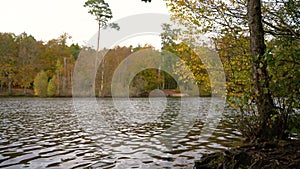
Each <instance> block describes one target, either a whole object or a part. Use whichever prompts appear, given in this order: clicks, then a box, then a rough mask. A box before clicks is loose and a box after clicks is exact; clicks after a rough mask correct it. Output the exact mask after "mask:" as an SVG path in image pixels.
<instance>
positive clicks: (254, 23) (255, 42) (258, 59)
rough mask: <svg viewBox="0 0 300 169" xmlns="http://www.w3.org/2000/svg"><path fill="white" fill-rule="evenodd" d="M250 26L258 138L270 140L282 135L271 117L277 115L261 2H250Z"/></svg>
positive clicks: (258, 0) (252, 0) (254, 0)
mask: <svg viewBox="0 0 300 169" xmlns="http://www.w3.org/2000/svg"><path fill="white" fill-rule="evenodd" d="M248 26H249V30H250V43H251V44H250V47H251V54H252V57H253V61H252V80H253V87H254V94H255V103H256V107H257V111H258V114H259V118H260V120H261V121H260V124H259V129H258V130H257V134H256V137H257V138H260V139H264V140H270V139H273V138H275V137H277V136H279V135H280V133H279V131H280V130H278V129H279V128H278V127H279V126H280V125H279V124H278V125H277V126H275V121H272V119H271V117H272V116H273V115H275V114H276V111H275V106H274V103H273V99H272V97H271V93H270V88H269V75H268V71H267V61H265V60H264V54H265V50H266V45H265V41H264V30H263V25H262V15H261V1H260V0H248Z"/></svg>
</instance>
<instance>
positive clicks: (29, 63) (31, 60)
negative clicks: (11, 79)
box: [16, 32, 38, 95]
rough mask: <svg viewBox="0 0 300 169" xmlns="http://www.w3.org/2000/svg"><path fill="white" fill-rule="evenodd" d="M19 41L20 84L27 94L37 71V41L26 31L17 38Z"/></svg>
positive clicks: (18, 75) (18, 76)
mask: <svg viewBox="0 0 300 169" xmlns="http://www.w3.org/2000/svg"><path fill="white" fill-rule="evenodd" d="M16 41H17V43H18V60H17V65H18V69H19V72H18V74H17V79H18V84H19V85H20V87H23V88H24V95H26V94H27V88H30V87H31V84H32V82H33V80H34V76H35V74H36V73H37V71H36V69H37V66H38V65H37V58H36V55H37V51H38V46H37V41H36V40H35V39H34V37H33V36H31V35H27V34H26V33H25V32H24V33H22V34H20V35H18V36H17V38H16Z"/></svg>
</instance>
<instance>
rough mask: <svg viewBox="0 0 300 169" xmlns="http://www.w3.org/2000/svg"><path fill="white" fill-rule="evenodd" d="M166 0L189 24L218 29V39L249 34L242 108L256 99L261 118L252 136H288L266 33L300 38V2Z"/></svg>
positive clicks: (176, 17)
mask: <svg viewBox="0 0 300 169" xmlns="http://www.w3.org/2000/svg"><path fill="white" fill-rule="evenodd" d="M166 2H167V5H168V7H169V9H170V11H171V13H172V19H173V20H174V21H177V22H179V23H181V24H183V25H185V26H196V27H198V29H199V30H200V31H202V32H203V33H214V34H215V39H216V40H219V39H222V38H223V37H225V36H228V35H232V41H235V40H236V39H237V38H239V37H241V35H243V36H245V37H249V39H250V48H251V50H250V52H251V57H249V60H250V61H251V65H252V70H251V72H252V78H251V79H252V80H251V84H252V86H251V87H250V88H247V89H250V90H249V91H243V94H244V97H243V99H244V100H247V101H246V102H244V103H245V104H244V105H242V106H241V108H242V109H241V111H243V112H247V111H248V110H249V109H248V108H249V106H251V105H253V104H249V102H251V101H253V102H254V104H255V107H256V108H255V107H252V109H251V111H253V112H254V114H256V115H257V121H256V124H254V125H252V126H251V127H252V129H251V131H252V132H251V134H249V135H248V136H249V137H251V138H253V139H255V138H262V139H267V140H269V139H273V138H283V137H285V136H284V133H283V132H284V131H285V129H286V128H285V126H284V125H283V122H282V121H285V120H284V116H280V115H281V114H284V113H280V112H281V111H282V109H283V108H282V107H279V108H277V107H276V106H275V104H274V101H275V100H276V97H274V95H273V94H272V91H271V90H270V84H269V83H270V79H271V78H270V75H269V72H268V68H269V62H268V58H270V53H268V52H266V45H265V38H264V37H265V35H268V36H269V38H274V37H275V38H276V36H278V35H282V36H289V37H293V38H296V39H299V30H300V29H299V24H298V23H299V14H298V13H299V12H298V11H299V2H298V1H293V0H291V1H276V2H275V1H262V2H261V1H255V0H247V1H246V0H234V1H225V0H224V1H223V0H220V1H211V0H209V1H188V0H184V1H182V0H166ZM287 18H288V19H287ZM270 35H271V36H270ZM246 53H248V52H246ZM240 54H241V55H245V52H244V49H241V50H240ZM234 71H236V70H234ZM246 107H248V108H246ZM245 108H246V109H245ZM284 111H286V110H284ZM285 117H287V116H285ZM252 124H253V123H252Z"/></svg>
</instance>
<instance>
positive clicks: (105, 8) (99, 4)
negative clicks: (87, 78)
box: [84, 0, 120, 96]
mask: <svg viewBox="0 0 300 169" xmlns="http://www.w3.org/2000/svg"><path fill="white" fill-rule="evenodd" d="M84 7H88V8H89V13H90V14H92V15H94V16H95V17H96V21H97V22H98V39H97V49H96V51H97V52H98V51H99V48H100V30H101V28H107V27H111V28H115V29H117V30H118V29H120V27H119V26H118V24H116V23H108V21H109V20H110V19H111V18H112V17H113V15H112V12H111V9H110V8H109V5H108V3H106V2H105V1H104V0H87V1H86V2H85V4H84ZM97 54H98V53H97ZM103 57H104V56H103ZM98 62H99V61H98V57H96V61H95V69H96V70H97V67H98V66H99V63H98ZM100 64H101V65H100V66H101V68H102V69H101V70H103V71H104V69H105V68H104V67H105V65H104V62H102V63H100ZM103 87H104V72H101V86H100V94H99V95H100V96H101V95H103Z"/></svg>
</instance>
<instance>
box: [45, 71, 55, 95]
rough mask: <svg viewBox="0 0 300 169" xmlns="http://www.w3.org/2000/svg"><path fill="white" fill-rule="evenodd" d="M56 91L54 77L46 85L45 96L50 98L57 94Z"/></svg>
mask: <svg viewBox="0 0 300 169" xmlns="http://www.w3.org/2000/svg"><path fill="white" fill-rule="evenodd" d="M56 89H57V78H56V76H55V75H54V76H53V77H52V79H51V80H50V81H49V83H48V88H47V96H50V97H52V96H55V95H56V92H57V90H56Z"/></svg>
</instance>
